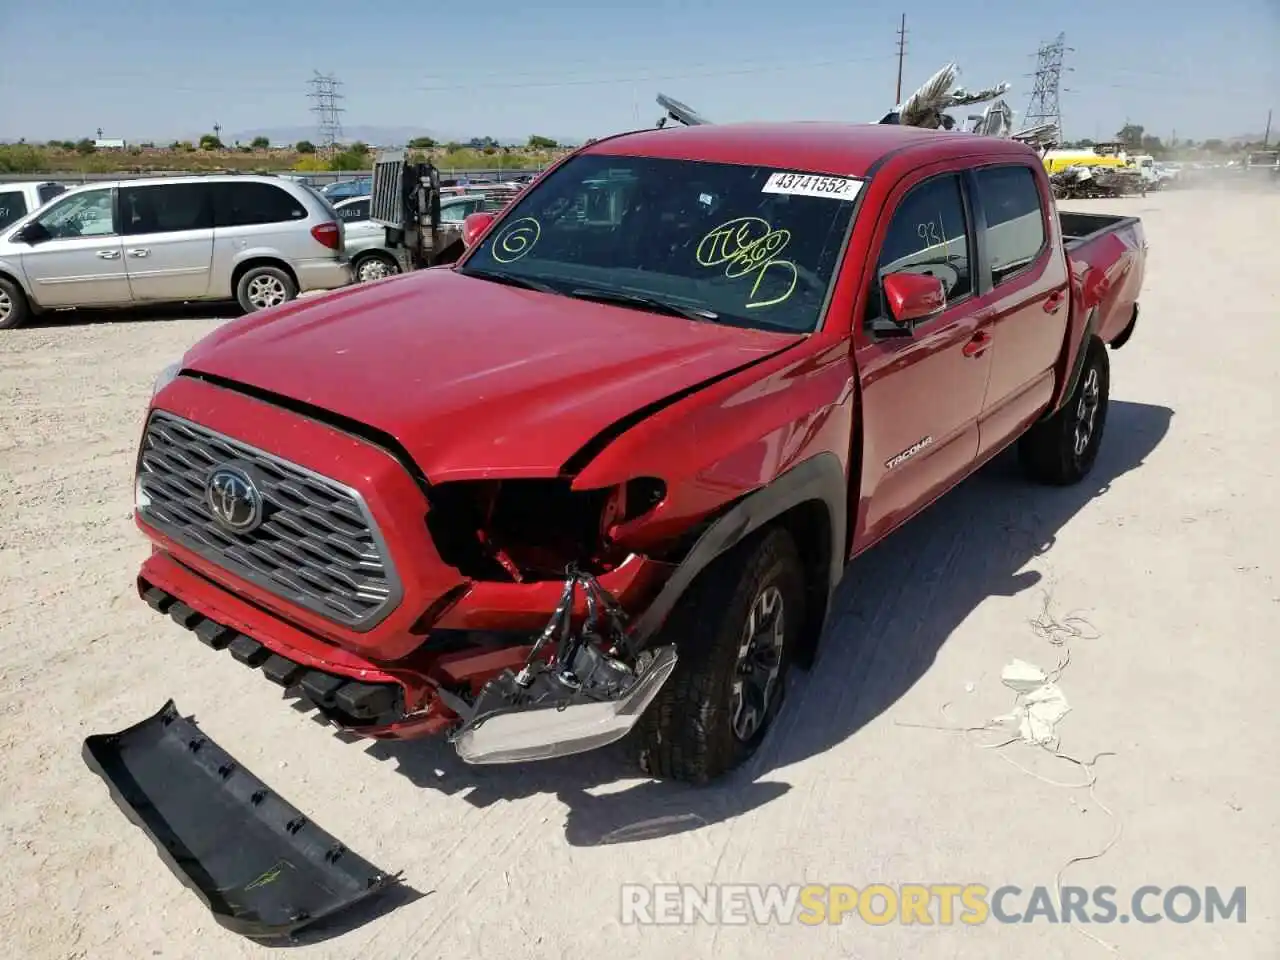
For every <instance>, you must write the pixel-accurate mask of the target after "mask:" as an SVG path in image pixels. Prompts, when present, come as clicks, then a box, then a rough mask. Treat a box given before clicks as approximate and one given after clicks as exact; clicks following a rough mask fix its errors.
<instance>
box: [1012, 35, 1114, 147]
mask: <svg viewBox="0 0 1280 960" xmlns="http://www.w3.org/2000/svg"><path fill="white" fill-rule="evenodd" d="M1068 52H1074V50H1072V48H1071V47H1068V46H1067V36H1066V34H1065V33H1060V34H1058V36H1057V37H1055V38H1054V39H1053V40H1052V41H1051V42H1049V43H1042V44H1040V49H1039V50H1037V51H1036V72H1035V85H1034V86H1033V87H1032V90H1031V100H1030V102H1029V103H1028V104H1027V114H1026V118H1025V119H1026V124H1027V126H1034V125H1036V124H1040V123H1053V124H1056V125H1057V127H1058V135H1059V136H1061V135H1062V103H1061V98H1060V94H1061V92H1062V72H1063V66H1062V61H1063V58H1064V57H1065V55H1066V54H1067V53H1068ZM1067 69H1070V68H1067ZM1125 122H1126V123H1127V122H1128V121H1125Z"/></svg>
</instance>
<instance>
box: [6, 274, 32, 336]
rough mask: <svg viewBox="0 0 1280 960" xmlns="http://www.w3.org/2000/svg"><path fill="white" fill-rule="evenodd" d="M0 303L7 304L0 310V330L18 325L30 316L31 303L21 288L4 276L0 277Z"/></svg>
mask: <svg viewBox="0 0 1280 960" xmlns="http://www.w3.org/2000/svg"><path fill="white" fill-rule="evenodd" d="M0 305H7V309H3V310H0V330H12V329H13V328H14V327H20V326H22V325H23V324H24V323H26V322H27V318H28V317H30V316H31V305H30V304H28V303H27V297H26V294H24V293H23V292H22V288H21V287H20V286H18V285H17V284H16V283H14V282H13V281H12V280H6V279H5V278H4V277H0Z"/></svg>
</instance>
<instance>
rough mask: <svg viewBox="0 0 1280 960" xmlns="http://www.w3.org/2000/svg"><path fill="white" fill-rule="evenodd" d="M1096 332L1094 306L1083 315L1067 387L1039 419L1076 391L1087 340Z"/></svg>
mask: <svg viewBox="0 0 1280 960" xmlns="http://www.w3.org/2000/svg"><path fill="white" fill-rule="evenodd" d="M1097 333H1098V308H1097V307H1094V308H1093V309H1092V310H1090V311H1089V316H1087V317H1085V321H1084V329H1083V330H1082V331H1080V345H1079V347H1078V348H1077V349H1076V355H1075V359H1074V360H1073V361H1072V363H1071V373H1070V375H1069V376H1068V377H1067V389H1066V390H1064V391H1063V392H1062V398H1061V399H1060V400H1059V401H1058V402H1057V403H1056V404H1054V405H1053V408H1052V409H1051V410H1046V411H1045V412H1044V415H1043V416H1042V417H1041V418H1040V419H1042V420H1048V419H1049V418H1050V417H1052V416H1053V415H1054V414H1056V413H1057V412H1058V411H1059V410H1061V409H1062V408H1063V407H1065V406H1066V405H1067V403H1068V402H1070V400H1071V395H1072V394H1073V393H1075V392H1076V384H1078V383H1079V382H1080V374H1081V373H1082V372H1083V371H1084V361H1085V358H1086V357H1087V356H1088V355H1089V341H1090V340H1092V339H1093V338H1094V337H1095V336H1096V335H1097Z"/></svg>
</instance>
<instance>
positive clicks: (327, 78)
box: [307, 70, 343, 155]
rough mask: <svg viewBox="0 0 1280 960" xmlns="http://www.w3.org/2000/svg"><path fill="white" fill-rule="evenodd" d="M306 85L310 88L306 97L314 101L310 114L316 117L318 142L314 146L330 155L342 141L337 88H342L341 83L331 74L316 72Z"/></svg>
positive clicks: (339, 97)
mask: <svg viewBox="0 0 1280 960" xmlns="http://www.w3.org/2000/svg"><path fill="white" fill-rule="evenodd" d="M307 85H308V86H309V87H311V92H310V93H309V94H307V96H308V97H309V98H310V99H311V100H313V101H315V106H313V107H312V108H311V112H312V113H314V114H315V115H316V121H317V123H316V131H317V134H318V137H317V139H318V140H319V142H318V143H317V144H316V146H317V147H318V148H319V149H320V150H321V151H322V152H324V153H325V154H326V155H328V154H332V153H333V152H334V149H335V148H336V147H337V144H338V141H339V140H341V139H342V121H341V120H340V119H339V118H338V114H340V113H342V110H343V108H342V107H340V106H338V101H339V100H341V99H342V94H340V93H339V92H338V88H339V87H340V86H342V82H341V81H340V80H338V78H337V77H335V76H334V75H333V74H331V73H329V74H324V73H321V72H320V71H318V70H317V71H315V77H313V78H312V79H310V80H308V81H307Z"/></svg>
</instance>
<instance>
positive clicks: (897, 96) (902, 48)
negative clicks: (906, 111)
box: [893, 13, 907, 106]
mask: <svg viewBox="0 0 1280 960" xmlns="http://www.w3.org/2000/svg"><path fill="white" fill-rule="evenodd" d="M906 53H907V15H906V14H905V13H904V14H903V15H902V25H901V26H899V27H898V87H897V92H896V93H894V95H893V105H894V106H899V105H900V104H901V103H902V60H903V58H904V57H905V56H906Z"/></svg>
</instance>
